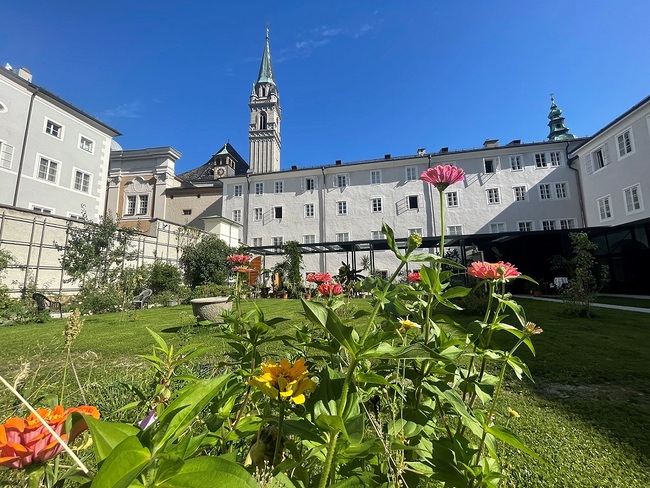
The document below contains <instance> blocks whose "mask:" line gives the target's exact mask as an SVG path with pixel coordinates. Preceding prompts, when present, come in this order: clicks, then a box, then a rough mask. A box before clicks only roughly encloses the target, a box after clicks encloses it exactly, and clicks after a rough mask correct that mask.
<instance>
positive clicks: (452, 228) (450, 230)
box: [447, 225, 463, 236]
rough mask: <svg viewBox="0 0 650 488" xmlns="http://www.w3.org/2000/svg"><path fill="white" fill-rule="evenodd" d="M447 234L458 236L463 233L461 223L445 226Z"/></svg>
mask: <svg viewBox="0 0 650 488" xmlns="http://www.w3.org/2000/svg"><path fill="white" fill-rule="evenodd" d="M447 234H449V235H450V236H460V235H462V234H463V226H462V225H449V226H447Z"/></svg>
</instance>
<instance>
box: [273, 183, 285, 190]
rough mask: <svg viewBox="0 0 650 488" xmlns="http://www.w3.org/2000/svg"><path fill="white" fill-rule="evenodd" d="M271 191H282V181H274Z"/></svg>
mask: <svg viewBox="0 0 650 488" xmlns="http://www.w3.org/2000/svg"><path fill="white" fill-rule="evenodd" d="M273 191H274V193H282V192H283V191H284V182H283V181H276V182H274V183H273Z"/></svg>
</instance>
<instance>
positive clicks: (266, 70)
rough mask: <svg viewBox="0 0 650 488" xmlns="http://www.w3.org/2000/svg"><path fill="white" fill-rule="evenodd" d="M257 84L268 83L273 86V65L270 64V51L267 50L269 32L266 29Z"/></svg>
mask: <svg viewBox="0 0 650 488" xmlns="http://www.w3.org/2000/svg"><path fill="white" fill-rule="evenodd" d="M257 83H270V84H272V85H275V78H274V77H273V64H272V63H271V50H270V48H269V30H268V29H266V41H265V43H264V53H263V54H262V63H261V64H260V72H259V74H258V75H257Z"/></svg>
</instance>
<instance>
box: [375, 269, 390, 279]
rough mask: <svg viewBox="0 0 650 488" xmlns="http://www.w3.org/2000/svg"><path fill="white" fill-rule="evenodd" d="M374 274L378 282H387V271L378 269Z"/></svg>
mask: <svg viewBox="0 0 650 488" xmlns="http://www.w3.org/2000/svg"><path fill="white" fill-rule="evenodd" d="M375 273H376V274H377V276H379V279H380V280H387V279H388V270H387V269H378V270H375Z"/></svg>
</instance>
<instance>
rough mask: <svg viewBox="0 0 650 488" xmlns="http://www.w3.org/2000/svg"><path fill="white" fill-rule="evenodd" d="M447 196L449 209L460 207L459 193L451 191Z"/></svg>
mask: <svg viewBox="0 0 650 488" xmlns="http://www.w3.org/2000/svg"><path fill="white" fill-rule="evenodd" d="M445 195H446V196H447V206H448V207H458V192H457V191H450V192H447V193H445Z"/></svg>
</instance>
